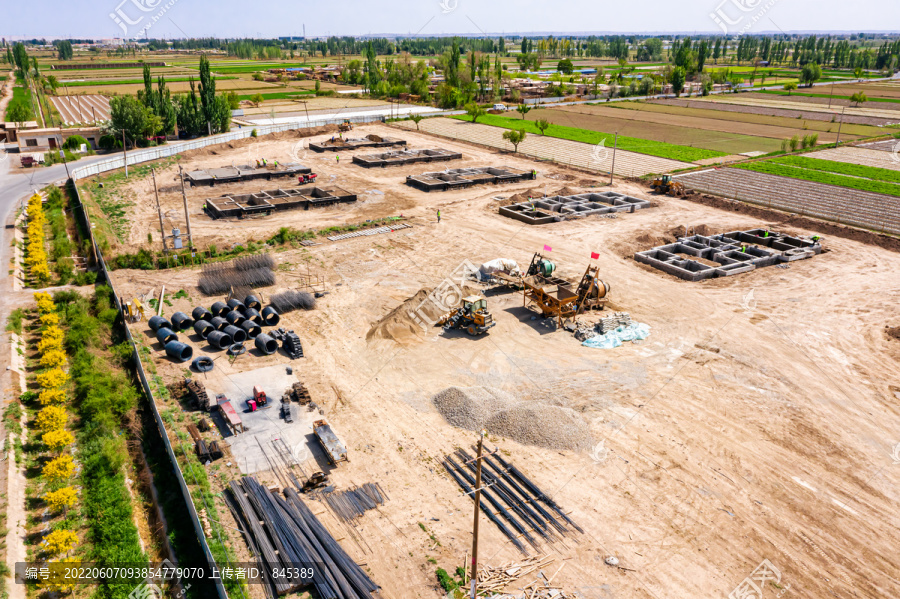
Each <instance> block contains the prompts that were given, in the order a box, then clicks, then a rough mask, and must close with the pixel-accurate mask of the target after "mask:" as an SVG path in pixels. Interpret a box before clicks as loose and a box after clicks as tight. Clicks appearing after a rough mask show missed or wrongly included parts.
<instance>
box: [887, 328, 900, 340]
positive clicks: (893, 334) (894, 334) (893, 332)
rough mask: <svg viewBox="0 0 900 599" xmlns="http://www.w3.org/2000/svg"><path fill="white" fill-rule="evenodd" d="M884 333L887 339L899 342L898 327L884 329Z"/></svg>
mask: <svg viewBox="0 0 900 599" xmlns="http://www.w3.org/2000/svg"><path fill="white" fill-rule="evenodd" d="M884 332H885V334H886V335H887V336H888V337H889V338H891V339H896V340H897V341H900V327H884Z"/></svg>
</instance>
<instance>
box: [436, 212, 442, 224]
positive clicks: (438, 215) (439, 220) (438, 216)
mask: <svg viewBox="0 0 900 599" xmlns="http://www.w3.org/2000/svg"><path fill="white" fill-rule="evenodd" d="M437 218H438V223H440V222H441V211H440V209H438V211H437Z"/></svg>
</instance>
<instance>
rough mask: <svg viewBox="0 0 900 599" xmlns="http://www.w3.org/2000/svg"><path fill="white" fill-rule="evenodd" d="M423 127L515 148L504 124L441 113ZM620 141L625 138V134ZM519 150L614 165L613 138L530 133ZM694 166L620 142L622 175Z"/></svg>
mask: <svg viewBox="0 0 900 599" xmlns="http://www.w3.org/2000/svg"><path fill="white" fill-rule="evenodd" d="M398 125H400V126H403V127H407V128H413V129H415V127H416V125H415V123H413V122H412V121H400V122H399V123H398ZM419 129H421V130H422V131H425V132H428V133H435V134H437V135H442V136H444V137H450V138H452V139H460V140H463V141H469V142H473V143H477V144H481V145H485V146H490V147H493V148H500V149H504V150H512V146H511V145H510V144H509V142H507V141H506V140H504V139H503V137H502V135H503V129H501V128H500V127H492V126H490V125H483V124H481V123H471V122H466V121H462V120H458V119H452V118H451V119H448V118H440V117H438V118H430V119H425V120H423V121H422V122H421V123H419ZM619 141H620V142H621V141H622V138H621V137H619ZM638 141H643V140H638ZM519 153H524V154H528V155H531V156H535V157H537V158H543V159H549V160H553V161H555V162H558V163H561V164H571V165H573V166H578V167H581V168H587V169H591V170H598V171H606V172H609V169H610V168H611V167H612V154H613V152H612V140H610V141H609V143H608V144H606V145H605V146H598V145H596V144H592V143H584V142H579V141H571V140H566V139H557V138H553V137H548V136H541V135H532V134H529V135H528V137H527V138H526V139H525V141H524V142H522V143H521V144H519ZM690 166H692V165H691V164H689V163H686V162H679V161H675V160H669V159H666V158H659V157H655V156H648V155H645V154H638V153H636V152H631V151H628V150H626V149H625V147H624V146H622V145H620V146H619V147H618V152H617V153H616V165H615V172H616V174H618V175H623V176H629V177H639V176H641V175H646V174H648V173H665V172H669V171H673V170H678V169H683V168H687V167H690Z"/></svg>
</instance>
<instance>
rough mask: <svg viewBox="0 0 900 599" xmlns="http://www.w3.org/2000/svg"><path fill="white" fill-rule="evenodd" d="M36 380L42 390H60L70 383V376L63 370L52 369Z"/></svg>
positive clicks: (38, 376) (41, 374)
mask: <svg viewBox="0 0 900 599" xmlns="http://www.w3.org/2000/svg"><path fill="white" fill-rule="evenodd" d="M36 378H37V383H38V385H40V386H41V388H42V389H58V388H60V387H62V386H63V385H65V384H66V383H68V382H69V375H68V374H66V373H65V372H64V371H63V369H62V368H51V369H50V370H47V371H46V372H42V373H40V374H39V375H37V377H36Z"/></svg>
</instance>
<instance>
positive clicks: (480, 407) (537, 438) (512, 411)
mask: <svg viewBox="0 0 900 599" xmlns="http://www.w3.org/2000/svg"><path fill="white" fill-rule="evenodd" d="M431 402H432V403H433V404H434V406H435V407H436V408H437V409H438V411H439V412H440V413H441V415H442V416H443V417H444V419H446V420H447V422H449V423H450V424H452V425H453V426H458V427H459V428H464V429H467V430H471V431H479V430H481V429H487V431H488V432H489V433H491V434H494V435H499V436H502V437H506V438H508V439H512V440H513V441H516V442H518V443H522V444H524V445H536V446H538V447H546V448H548V449H571V450H575V451H579V450H585V449H589V448H590V447H591V445H592V441H591V435H590V431H589V429H588V426H587V424H586V423H585V422H584V419H583V418H582V417H581V416H580V415H579V414H578V413H577V412H575V411H574V410H571V409H569V408H564V407H561V406H554V405H549V404H546V403H543V402H538V401H531V402H523V401H520V400H519V399H517V398H516V397H515V396H513V395H510V394H509V393H506V392H505V391H501V390H499V389H492V388H488V387H449V388H447V389H444V390H443V391H441V392H440V393H437V394H435V395H434V396H433V397H432V398H431Z"/></svg>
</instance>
